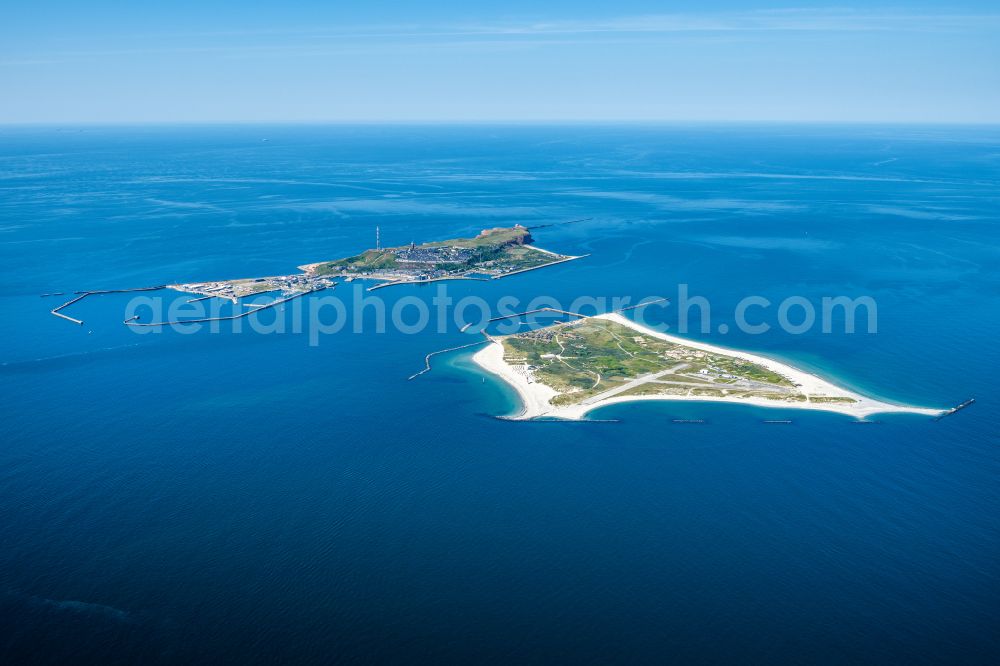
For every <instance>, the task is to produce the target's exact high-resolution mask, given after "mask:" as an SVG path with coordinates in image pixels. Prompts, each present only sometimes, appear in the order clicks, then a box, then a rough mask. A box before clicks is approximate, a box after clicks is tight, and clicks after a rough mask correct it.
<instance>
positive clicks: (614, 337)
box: [497, 318, 854, 406]
mask: <svg viewBox="0 0 1000 666" xmlns="http://www.w3.org/2000/svg"><path fill="white" fill-rule="evenodd" d="M497 339H498V340H499V341H500V342H501V344H502V345H503V349H504V361H505V362H506V363H508V364H509V365H511V366H514V367H516V368H519V369H520V370H519V371H520V372H523V373H524V374H525V375H526V376H527V377H528V378H529V381H531V382H539V383H541V384H544V385H546V386H549V387H551V388H552V389H553V390H555V391H556V393H557V395H555V396H554V397H553V398H552V400H551V404H552V405H554V406H566V405H575V404H584V405H586V404H592V403H594V402H597V401H599V400H602V399H605V398H610V397H614V396H656V395H664V396H668V395H673V396H687V397H691V398H697V397H706V398H725V397H733V398H763V399H767V400H779V401H789V402H796V403H797V402H805V401H806V400H808V399H811V400H813V401H815V402H820V401H824V402H843V403H849V402H854V400H853V399H852V398H843V397H812V396H810V397H807V396H806V395H805V394H803V392H802V391H801V390H800V388H799V387H798V386H797V385H795V384H793V383H792V382H791V381H790V380H789V379H787V378H786V377H784V376H782V375H780V374H778V373H776V372H774V371H772V370H770V369H768V368H766V367H764V366H763V365H760V364H758V363H753V362H750V361H748V360H744V359H741V358H737V357H735V356H727V355H724V354H720V353H713V352H708V351H702V350H700V349H696V348H694V347H688V346H686V345H683V344H677V343H674V342H669V341H666V340H662V339H660V338H657V337H654V336H651V335H647V334H644V333H641V332H639V331H637V330H635V329H632V328H630V327H628V326H624V325H622V324H619V323H617V322H614V321H609V320H606V319H599V318H586V319H581V320H578V321H571V322H567V323H561V324H556V325H553V326H548V327H545V328H540V329H537V330H534V331H530V332H526V333H518V334H515V335H509V336H504V337H500V338H497Z"/></svg>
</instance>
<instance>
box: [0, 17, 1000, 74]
mask: <svg viewBox="0 0 1000 666" xmlns="http://www.w3.org/2000/svg"><path fill="white" fill-rule="evenodd" d="M997 29H1000V12H998V13H983V14H973V13H933V12H902V11H901V12H886V11H879V12H874V11H866V10H853V9H784V10H760V11H750V12H719V13H689V14H683V13H677V14H650V15H642V16H621V17H617V18H607V19H559V20H550V21H536V22H530V21H523V22H513V21H512V22H484V23H478V24H441V25H431V24H428V25H416V24H401V25H383V26H378V25H357V26H349V25H348V26H344V25H338V26H336V27H327V26H322V25H319V26H310V27H299V28H286V29H281V28H277V29H270V30H246V31H240V30H219V31H212V30H210V29H209V30H205V31H203V32H189V33H169V34H164V33H160V34H157V33H152V34H145V35H131V36H130V38H129V39H130V42H129V43H127V44H126V43H119V44H116V45H114V46H110V47H108V46H105V47H104V48H101V49H79V50H66V51H58V52H49V53H45V54H44V55H39V54H19V55H15V54H8V56H9V57H7V58H0V67H3V66H6V67H12V66H31V65H47V64H54V63H59V62H67V61H71V60H74V59H78V58H81V57H88V56H89V57H101V56H123V55H138V54H148V53H153V54H156V53H164V54H166V53H220V54H229V55H244V56H247V55H258V56H268V55H281V54H285V55H306V56H322V55H330V54H335V53H344V52H361V51H364V50H365V49H384V48H386V47H396V48H407V47H411V48H420V49H427V48H455V47H460V48H474V47H480V48H495V49H499V48H511V47H513V46H521V47H529V46H546V45H555V44H568V43H576V44H589V43H596V42H605V41H612V40H621V42H622V43H631V42H634V41H636V40H639V39H642V38H643V37H641V36H645V38H646V39H654V38H656V36H666V35H679V34H688V35H692V36H693V35H715V36H720V35H727V34H729V35H732V34H736V33H746V34H753V33H776V32H785V33H811V32H833V33H835V32H893V31H895V32H900V31H908V32H974V31H975V32H980V31H991V30H997ZM92 38H93V39H99V40H100V41H101V43H102V44H107V43H108V41H107V39H106V38H105V37H101V36H99V35H93V36H92ZM227 42H228V43H227Z"/></svg>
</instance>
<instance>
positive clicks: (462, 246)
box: [303, 225, 574, 282]
mask: <svg viewBox="0 0 1000 666" xmlns="http://www.w3.org/2000/svg"><path fill="white" fill-rule="evenodd" d="M532 240H533V239H532V238H531V233H530V232H529V231H528V229H527V228H525V227H523V226H521V225H515V226H513V227H498V228H495V229H486V230H484V231H482V232H481V233H480V234H479V235H478V236H475V237H473V238H453V239H450V240H445V241H435V242H431V243H423V244H421V245H417V244H416V243H410V244H409V245H403V246H399V247H389V248H376V249H372V250H365V251H364V252H362V253H361V254H357V255H354V256H351V257H345V258H343V259H336V260H333V261H325V262H320V263H318V264H310V265H308V266H304V267H303V268H304V269H305V270H306V271H307V272H308V273H309V274H311V275H320V276H345V277H369V278H373V279H381V280H389V281H392V282H408V281H414V280H430V279H437V280H440V279H444V278H455V277H467V276H471V275H475V276H480V277H483V278H498V277H503V276H504V275H507V274H510V273H515V272H518V271H523V270H528V269H532V268H539V267H541V266H546V265H549V264H553V263H557V262H560V261H565V260H567V259H572V258H574V257H569V256H564V255H558V254H553V253H551V252H545V251H544V250H539V249H537V248H534V247H531V246H530V243H531V242H532Z"/></svg>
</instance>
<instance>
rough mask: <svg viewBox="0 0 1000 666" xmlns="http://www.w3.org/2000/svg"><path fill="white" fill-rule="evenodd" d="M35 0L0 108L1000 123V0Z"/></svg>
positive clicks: (13, 23)
mask: <svg viewBox="0 0 1000 666" xmlns="http://www.w3.org/2000/svg"><path fill="white" fill-rule="evenodd" d="M155 4H156V6H153V5H154V3H139V2H131V3H126V2H108V1H106V0H93V1H91V2H81V1H80V0H66V1H63V2H58V1H54V2H53V1H47V0H37V1H33V2H26V1H17V0H15V1H13V2H12V1H11V0H8V1H7V2H4V3H3V9H2V11H0V16H2V18H0V122H57V123H69V122H147V121H183V122H201V121H209V122H217V121H248V122H257V121H263V122H268V121H396V120H401V121H406V120H415V121H433V120H444V121H447V120H461V121H521V120H562V119H566V120H576V121H601V120H642V121H657V120H662V121H677V120H680V121H685V120H708V121H719V120H733V121H742V120H746V121H757V120H778V121H895V122H1000V2H997V1H996V0H994V1H993V2H962V0H958V1H957V2H927V1H922V0H913V1H911V2H905V3H902V2H900V3H897V4H890V5H872V4H869V3H864V4H861V3H858V4H857V5H856V6H855V7H854V8H850V7H849V6H845V5H844V4H843V3H842V0H841V2H840V3H836V2H834V3H818V2H811V1H809V0H801V1H795V0H790V2H789V4H786V5H774V4H770V5H768V4H761V2H740V1H736V0H730V1H729V2H712V1H711V0H707V1H706V2H669V1H666V2H664V1H661V2H644V1H633V0H619V1H612V2H608V1H602V2H596V1H594V0H574V1H564V0H555V1H545V0H531V1H527V0H495V1H494V2H476V1H474V0H462V1H453V2H452V1H438V2H418V1H416V0H411V1H410V2H386V1H380V0H367V1H360V0H359V1H357V2H346V1H344V2H339V1H336V0H328V1H326V2H308V1H306V2H289V3H276V2H275V3H268V2H264V3H256V2H246V1H240V2H211V1H210V0H205V1H203V2H193V1H189V0H174V1H172V2H163V3H155Z"/></svg>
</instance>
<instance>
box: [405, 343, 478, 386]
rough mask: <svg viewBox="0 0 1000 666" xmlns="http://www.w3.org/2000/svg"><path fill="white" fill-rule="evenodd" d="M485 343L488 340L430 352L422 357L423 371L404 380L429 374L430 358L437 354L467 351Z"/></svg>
mask: <svg viewBox="0 0 1000 666" xmlns="http://www.w3.org/2000/svg"><path fill="white" fill-rule="evenodd" d="M487 342H490V340H489V339H486V340H480V341H479V342H472V343H470V344H467V345H461V346H459V347H449V348H448V349H440V350H438V351H436V352H431V353H430V354H428V355H427V356H424V369H423V370H421V371H420V372H418V373H415V374H412V375H410V376H409V377H407V378H406V380H407V381H410V380H411V379H416V378H417V377H419V376H420V375H422V374H424V373H425V372H430V370H431V356H437V355H438V354H447V353H448V352H453V351H458V350H459V349H467V348H469V347H476V346H478V345H484V344H486V343H487Z"/></svg>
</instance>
